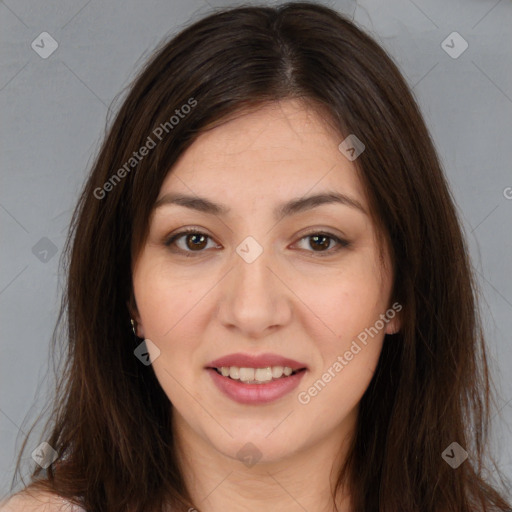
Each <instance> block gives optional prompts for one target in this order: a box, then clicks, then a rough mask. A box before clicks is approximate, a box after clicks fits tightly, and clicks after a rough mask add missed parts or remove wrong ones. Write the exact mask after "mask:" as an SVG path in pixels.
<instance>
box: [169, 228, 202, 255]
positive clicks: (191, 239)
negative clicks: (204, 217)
mask: <svg viewBox="0 0 512 512" xmlns="http://www.w3.org/2000/svg"><path fill="white" fill-rule="evenodd" d="M181 239H183V240H184V245H182V246H181V247H180V245H178V244H177V242H178V241H181ZM208 240H211V238H210V236H209V235H207V234H206V233H202V232H201V231H198V230H197V229H194V228H191V229H184V230H182V231H180V232H179V233H175V234H174V235H172V236H171V237H170V238H169V239H167V240H166V242H165V245H166V246H167V247H171V250H173V251H175V252H182V253H183V254H185V256H187V257H190V256H192V254H190V253H194V252H204V251H203V250H202V249H204V248H205V247H206V246H207V244H208ZM172 246H175V247H172ZM176 248H177V249H176Z"/></svg>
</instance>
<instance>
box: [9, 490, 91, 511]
mask: <svg viewBox="0 0 512 512" xmlns="http://www.w3.org/2000/svg"><path fill="white" fill-rule="evenodd" d="M0 512H82V509H81V508H80V507H77V506H76V505H72V504H71V503H69V502H68V501H67V500H65V499H64V498H61V497H60V496H57V495H56V494H53V493H50V492H43V491H37V492H36V491H33V492H30V493H28V492H26V491H21V492H19V493H17V494H14V495H13V496H11V497H10V498H7V499H5V500H4V501H1V502H0Z"/></svg>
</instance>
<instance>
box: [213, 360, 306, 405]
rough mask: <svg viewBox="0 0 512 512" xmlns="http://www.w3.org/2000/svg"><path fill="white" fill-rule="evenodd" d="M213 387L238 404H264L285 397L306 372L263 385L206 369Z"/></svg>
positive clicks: (302, 371)
mask: <svg viewBox="0 0 512 512" xmlns="http://www.w3.org/2000/svg"><path fill="white" fill-rule="evenodd" d="M207 371H208V372H209V373H210V375H211V376H212V379H213V382H214V383H215V385H216V386H217V387H218V388H219V389H220V390H221V391H222V392H223V393H224V394H225V395H226V396H227V397H229V398H231V399H232V400H234V401H235V402H238V403H240V404H266V403H269V402H273V401H274V400H277V399H278V398H281V397H283V396H284V395H287V394H288V393H290V392H291V391H293V390H294V389H295V388H296V387H297V386H298V385H299V383H300V381H301V379H302V377H303V376H304V374H305V373H306V370H301V371H299V372H297V373H295V374H293V375H290V376H289V377H282V378H280V379H276V380H272V381H270V382H267V383H265V384H245V383H244V382H241V381H239V380H234V379H230V378H229V377H224V376H222V375H220V374H219V373H217V371H216V370H214V369H212V368H207Z"/></svg>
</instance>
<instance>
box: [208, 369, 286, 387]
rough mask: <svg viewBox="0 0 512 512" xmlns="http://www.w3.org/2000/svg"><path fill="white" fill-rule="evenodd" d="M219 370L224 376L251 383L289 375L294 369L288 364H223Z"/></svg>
mask: <svg viewBox="0 0 512 512" xmlns="http://www.w3.org/2000/svg"><path fill="white" fill-rule="evenodd" d="M217 371H218V372H219V373H220V374H221V375H223V376H224V377H230V378H232V379H233V380H240V381H242V382H245V383H249V384H260V383H264V382H270V381H271V380H272V379H280V378H281V377H283V376H284V377H288V376H290V375H291V374H292V373H293V370H292V369H291V368H290V367H288V366H267V367H266V368H239V367H238V366H222V367H221V368H217Z"/></svg>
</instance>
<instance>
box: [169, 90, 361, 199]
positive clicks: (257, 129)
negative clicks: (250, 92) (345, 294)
mask: <svg viewBox="0 0 512 512" xmlns="http://www.w3.org/2000/svg"><path fill="white" fill-rule="evenodd" d="M341 140H342V138H341V135H340V134H339V133H338V132H337V131H336V130H334V129H333V128H332V126H331V125H330V123H328V122H327V120H326V119H325V117H322V115H321V114H320V113H319V112H318V110H316V109H315V108H313V107H312V106H311V105H308V104H305V103H303V102H300V101H298V100H285V101H280V102H274V103H271V104H267V105H265V106H264V107H261V108H259V109H258V110H256V111H252V112H246V113H237V114H235V115H234V116H232V117H231V118H230V119H228V120H226V121H224V122H222V123H221V124H219V125H218V126H216V127H214V128H212V129H209V130H207V131H205V132H203V133H201V134H200V135H199V136H198V138H197V139H196V140H195V141H194V143H193V144H192V145H191V146H190V147H189V148H188V149H187V151H185V152H184V154H183V155H181V157H180V159H179V160H178V161H177V162H176V164H175V165H174V166H173V169H172V170H171V172H170V173H169V174H168V175H167V177H166V179H165V180H164V182H163V184H162V187H161V191H160V195H159V197H161V196H162V195H164V194H166V193H168V192H179V193H186V194H197V195H200V196H208V197H211V198H216V199H219V200H220V198H223V201H222V202H227V203H230V204H236V203H239V204H240V205H244V204H248V203H254V202H255V201H261V200H262V199H268V200H272V198H274V199H275V201H274V200H272V202H279V201H280V200H286V199H288V198H289V197H291V196H293V197H295V196H299V197H300V196H302V195H306V194H308V195H309V194H310V193H318V192H323V191H326V190H329V191H339V192H341V193H343V194H346V195H350V196H351V197H354V198H355V199H357V200H358V201H359V202H360V203H361V204H363V205H365V204H366V201H365V194H364V190H363V187H362V184H361V183H360V180H359V178H358V175H357V172H356V168H355V166H354V164H353V163H352V162H350V161H349V160H348V159H347V158H346V157H345V156H344V155H343V154H342V153H341V152H340V151H339V150H338V145H339V144H340V142H341Z"/></svg>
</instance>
